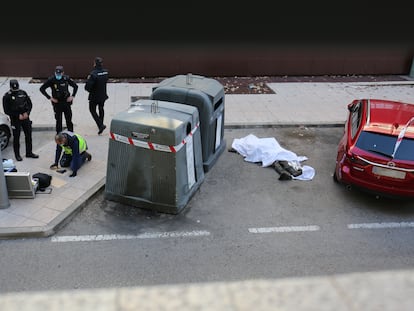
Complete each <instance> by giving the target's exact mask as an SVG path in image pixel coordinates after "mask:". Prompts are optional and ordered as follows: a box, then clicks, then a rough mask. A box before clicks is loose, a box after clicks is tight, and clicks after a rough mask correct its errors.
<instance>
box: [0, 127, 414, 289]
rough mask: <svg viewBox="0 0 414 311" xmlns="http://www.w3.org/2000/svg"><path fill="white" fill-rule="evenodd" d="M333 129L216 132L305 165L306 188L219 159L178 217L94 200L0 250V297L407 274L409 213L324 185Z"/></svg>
mask: <svg viewBox="0 0 414 311" xmlns="http://www.w3.org/2000/svg"><path fill="white" fill-rule="evenodd" d="M342 131H343V129H342V128H296V127H294V128H267V129H263V128H255V129H233V130H229V129H227V130H226V131H225V139H226V142H227V146H228V147H230V146H231V143H232V142H233V139H235V138H242V137H244V136H246V135H248V134H251V133H252V134H255V135H256V136H258V137H275V138H276V139H277V141H278V142H279V143H280V145H281V146H282V147H284V148H286V149H288V150H291V151H293V152H295V153H296V154H297V155H303V156H306V157H308V160H306V161H305V162H304V163H303V164H306V165H309V166H312V167H313V168H315V171H316V175H315V177H314V179H313V180H311V181H302V180H289V181H280V180H278V177H279V176H278V174H277V173H276V172H275V171H274V170H273V169H272V168H269V167H267V168H266V167H262V166H260V165H259V164H255V163H249V162H246V161H244V159H243V158H242V157H241V156H240V155H239V154H236V153H231V152H227V151H225V152H224V153H223V154H222V155H221V157H220V158H219V160H218V161H217V163H216V164H215V165H214V166H213V167H212V169H211V170H210V171H209V172H208V173H207V174H206V176H205V180H204V182H203V184H202V185H201V186H200V188H199V190H198V191H197V192H196V193H195V195H194V197H193V198H191V200H190V201H189V203H188V204H187V207H186V209H185V210H184V211H183V212H182V213H180V214H178V215H170V214H162V213H157V212H154V211H151V210H143V209H139V208H136V207H131V206H126V205H123V204H120V203H117V202H112V201H107V200H105V198H104V192H103V191H101V192H99V193H97V194H96V195H95V196H94V197H93V198H91V200H90V201H89V203H88V204H87V206H86V207H85V208H84V209H83V210H81V211H80V212H79V213H78V214H77V215H76V216H75V217H74V218H73V219H72V220H71V221H70V222H69V223H68V224H67V225H66V226H65V227H63V228H61V230H60V231H59V232H58V233H57V234H56V235H55V236H53V237H50V238H44V239H22V240H10V241H8V240H6V241H0V247H1V249H2V256H1V257H0V264H1V266H2V269H0V279H1V280H7V281H2V282H1V285H0V291H1V292H9V291H31V290H51V289H71V288H102V287H122V286H134V285H154V284H173V283H187V282H214V281H230V280H246V279H270V278H283V277H302V276H311V275H329V274H334V273H348V272H363V271H377V270H396V269H409V268H412V267H413V266H414V243H413V242H412V234H413V231H414V228H413V227H414V225H413V224H414V204H413V203H412V202H406V201H393V200H390V199H382V198H379V199H377V198H375V197H374V196H371V195H368V194H365V193H361V192H359V191H349V190H347V189H346V188H345V187H343V186H341V185H339V184H336V183H334V182H333V179H332V172H333V168H334V165H335V154H336V145H337V143H338V141H339V138H340V136H341V134H342Z"/></svg>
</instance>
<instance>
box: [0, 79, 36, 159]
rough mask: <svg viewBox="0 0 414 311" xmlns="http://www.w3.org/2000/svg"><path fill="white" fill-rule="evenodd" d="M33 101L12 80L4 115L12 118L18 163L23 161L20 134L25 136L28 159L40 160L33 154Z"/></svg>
mask: <svg viewBox="0 0 414 311" xmlns="http://www.w3.org/2000/svg"><path fill="white" fill-rule="evenodd" d="M32 106H33V105H32V100H31V99H30V97H29V95H28V94H27V93H26V91H24V90H21V89H20V88H19V82H18V81H17V80H16V79H11V80H10V90H9V91H8V92H7V93H6V94H4V96H3V109H4V113H5V114H7V115H8V116H9V117H10V120H11V126H12V131H13V149H14V156H15V157H16V160H17V161H22V160H23V159H22V157H21V155H20V133H21V130H22V129H23V132H24V135H25V145H26V158H35V159H36V158H38V157H39V156H38V155H37V154H34V153H33V152H32V121H31V120H30V118H29V115H30V112H31V111H32Z"/></svg>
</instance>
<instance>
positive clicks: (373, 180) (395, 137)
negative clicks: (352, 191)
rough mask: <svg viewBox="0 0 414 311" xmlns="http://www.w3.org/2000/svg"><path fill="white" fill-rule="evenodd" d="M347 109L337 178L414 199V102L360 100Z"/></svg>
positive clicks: (376, 190) (392, 194)
mask: <svg viewBox="0 0 414 311" xmlns="http://www.w3.org/2000/svg"><path fill="white" fill-rule="evenodd" d="M348 111H349V114H348V118H347V120H346V122H345V128H344V134H343V136H342V138H341V140H340V142H339V145H338V151H337V156H336V166H335V172H334V174H333V178H334V180H335V181H337V182H341V183H343V184H345V185H347V186H348V187H349V188H351V187H353V186H354V187H356V188H360V189H362V190H366V191H368V192H371V193H374V194H376V195H379V196H384V197H397V198H414V104H410V103H403V102H398V101H392V100H384V99H358V100H354V101H352V102H351V103H350V104H349V105H348Z"/></svg>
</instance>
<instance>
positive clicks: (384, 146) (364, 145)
mask: <svg viewBox="0 0 414 311" xmlns="http://www.w3.org/2000/svg"><path fill="white" fill-rule="evenodd" d="M396 141H397V137H396V136H390V135H385V134H378V133H374V132H367V131H362V132H361V134H360V135H359V137H358V141H357V142H356V146H357V147H358V148H360V149H363V150H365V151H369V152H372V153H376V154H383V155H389V156H391V154H392V153H393V151H394V146H395V143H396ZM413 150H414V139H411V138H406V137H404V138H403V140H402V141H401V144H400V145H399V147H398V149H397V152H396V153H395V155H394V159H399V160H410V161H414V152H413Z"/></svg>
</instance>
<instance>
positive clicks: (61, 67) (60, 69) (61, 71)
mask: <svg viewBox="0 0 414 311" xmlns="http://www.w3.org/2000/svg"><path fill="white" fill-rule="evenodd" d="M55 73H63V66H60V65H59V66H56V68H55Z"/></svg>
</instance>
